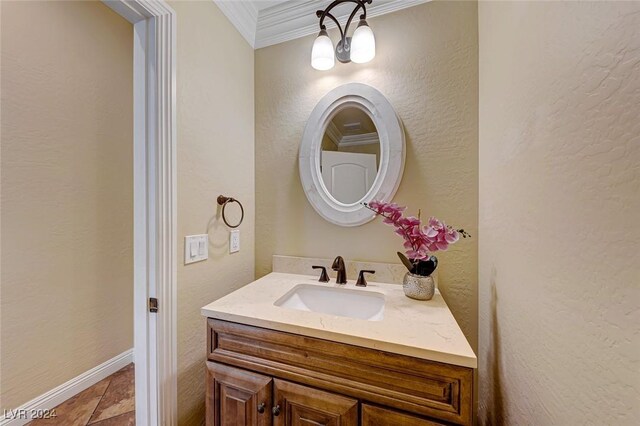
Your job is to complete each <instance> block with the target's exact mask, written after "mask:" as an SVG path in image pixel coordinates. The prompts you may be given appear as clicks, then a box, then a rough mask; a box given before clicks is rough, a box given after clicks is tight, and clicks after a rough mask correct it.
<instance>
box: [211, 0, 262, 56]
mask: <svg viewBox="0 0 640 426" xmlns="http://www.w3.org/2000/svg"><path fill="white" fill-rule="evenodd" d="M213 2H214V3H215V4H216V5H217V6H218V7H219V8H220V10H221V11H222V13H223V14H224V16H226V17H227V19H228V20H229V21H231V23H232V24H233V26H234V27H236V29H237V30H238V32H239V33H240V34H241V35H242V37H244V39H245V40H247V43H249V45H251V47H252V48H254V49H255V47H256V46H255V44H256V28H257V26H258V8H257V7H256V5H255V4H254V3H253V2H252V1H247V0H235V1H233V0H213Z"/></svg>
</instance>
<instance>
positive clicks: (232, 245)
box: [229, 229, 240, 253]
mask: <svg viewBox="0 0 640 426" xmlns="http://www.w3.org/2000/svg"><path fill="white" fill-rule="evenodd" d="M239 251H240V230H239V229H234V230H233V231H229V253H237V252H239Z"/></svg>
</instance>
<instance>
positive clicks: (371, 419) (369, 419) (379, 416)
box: [360, 404, 442, 426]
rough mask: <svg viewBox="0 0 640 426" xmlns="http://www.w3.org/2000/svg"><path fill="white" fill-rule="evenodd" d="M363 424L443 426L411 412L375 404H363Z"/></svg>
mask: <svg viewBox="0 0 640 426" xmlns="http://www.w3.org/2000/svg"><path fill="white" fill-rule="evenodd" d="M360 425H361V426H397V425H402V426H439V425H440V426H441V425H442V423H435V422H433V421H431V420H426V419H422V418H420V417H416V416H412V415H411V414H405V413H399V412H397V411H392V410H388V409H386V408H381V407H375V406H373V405H368V404H362V422H360Z"/></svg>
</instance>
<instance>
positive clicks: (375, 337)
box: [201, 272, 478, 368]
mask: <svg viewBox="0 0 640 426" xmlns="http://www.w3.org/2000/svg"><path fill="white" fill-rule="evenodd" d="M332 281H334V280H332ZM298 284H312V285H319V286H325V287H326V286H331V287H340V288H348V289H357V290H359V291H375V292H379V293H383V294H384V295H385V308H384V318H383V319H382V320H381V321H366V320H360V319H354V318H347V317H339V316H334V315H327V314H321V313H316V312H308V311H300V310H295V309H289V308H282V307H279V306H275V305H274V302H276V301H277V300H278V299H279V298H280V297H281V296H283V295H284V294H285V293H287V292H288V291H289V290H291V289H292V288H293V287H295V286H296V285H298ZM368 284H369V285H368V286H367V287H365V288H362V287H356V286H355V285H354V281H353V280H350V281H349V283H348V284H346V285H338V284H335V283H334V282H330V283H320V282H318V278H317V277H315V276H309V275H296V274H286V273H278V272H273V273H271V274H269V275H266V276H264V277H262V278H260V279H259V280H256V281H254V282H252V283H251V284H248V285H246V286H244V287H242V288H240V289H238V290H236V291H234V292H233V293H231V294H228V295H227V296H225V297H223V298H221V299H218V300H216V301H215V302H213V303H210V304H208V305H207V306H205V307H203V308H202V310H201V312H202V315H204V316H205V317H209V318H217V319H221V320H226V321H232V322H237V323H242V324H247V325H253V326H257V327H263V328H268V329H272V330H278V331H285V332H289V333H294V334H300V335H304V336H309V337H317V338H320V339H325V340H332V341H335V342H341V343H346V344H351V345H356V346H362V347H366V348H372V349H378V350H382V351H387V352H392V353H397V354H403V355H408V356H413V357H416V358H422V359H427V360H431V361H438V362H444V363H447V364H453V365H459V366H463V367H470V368H476V367H477V363H478V361H477V358H476V355H475V354H474V352H473V350H472V349H471V346H469V343H468V342H467V339H466V338H465V336H464V334H463V333H462V330H460V327H459V326H458V323H457V322H456V320H455V319H454V318H453V315H452V314H451V311H450V310H449V307H448V306H447V304H446V303H445V301H444V299H443V298H442V296H441V295H440V293H439V292H437V291H436V294H435V296H434V297H433V299H431V300H429V301H418V300H413V299H409V298H408V297H406V296H405V295H404V292H403V291H402V286H401V285H398V284H383V283H376V282H371V281H370V282H369V283H368Z"/></svg>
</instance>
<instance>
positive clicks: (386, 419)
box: [206, 318, 473, 426]
mask: <svg viewBox="0 0 640 426" xmlns="http://www.w3.org/2000/svg"><path fill="white" fill-rule="evenodd" d="M207 331H208V339H207V340H208V342H207V358H208V361H207V396H206V406H207V407H206V410H207V411H206V413H207V425H211V426H222V425H224V426H227V425H228V426H236V425H237V426H240V425H243V426H244V425H250V426H254V425H256V426H257V425H259V426H270V425H274V426H289V425H327V426H329V425H336V426H338V425H340V426H356V425H362V426H396V425H403V426H432V425H443V424H460V425H470V424H472V401H473V369H471V368H466V367H460V366H454V365H449V364H443V363H437V362H432V361H426V360H423V359H417V358H412V357H408V356H404V355H398V354H393V353H389V352H383V351H379V350H375V349H368V348H362V347H359V346H352V345H347V344H343V343H337V342H332V341H328V340H322V339H317V338H312V337H305V336H300V335H295V334H290V333H285V332H280V331H274V330H269V329H265V328H260V327H254V326H248V325H244V324H237V323H233V322H227V321H221V320H216V319H211V318H209V319H208V323H207Z"/></svg>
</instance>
